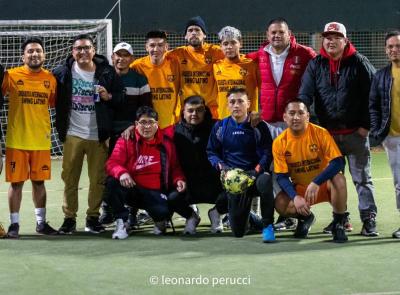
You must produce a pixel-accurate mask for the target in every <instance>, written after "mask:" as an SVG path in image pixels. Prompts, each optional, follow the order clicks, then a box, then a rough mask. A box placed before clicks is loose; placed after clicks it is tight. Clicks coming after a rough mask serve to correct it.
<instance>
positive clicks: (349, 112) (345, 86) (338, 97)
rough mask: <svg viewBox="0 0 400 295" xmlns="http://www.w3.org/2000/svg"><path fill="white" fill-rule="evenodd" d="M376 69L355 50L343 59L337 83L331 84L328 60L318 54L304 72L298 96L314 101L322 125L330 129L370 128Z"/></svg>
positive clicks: (306, 101)
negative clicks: (370, 94)
mask: <svg viewBox="0 0 400 295" xmlns="http://www.w3.org/2000/svg"><path fill="white" fill-rule="evenodd" d="M374 73H375V68H374V67H373V66H372V64H371V63H370V62H369V61H368V59H367V58H366V57H365V56H363V55H361V54H360V53H358V52H356V53H355V54H354V55H352V56H349V57H348V58H346V59H343V60H342V61H341V64H340V68H339V72H338V82H337V85H332V84H331V78H330V70H329V60H328V58H325V57H323V56H321V55H318V56H317V57H315V58H314V59H313V60H311V61H310V62H309V64H308V66H307V68H306V71H305V72H304V74H303V77H302V80H301V86H300V90H299V98H300V99H302V100H303V101H304V102H305V103H306V104H308V105H311V104H312V103H313V102H314V103H315V112H316V114H317V117H318V121H319V124H320V125H321V126H323V127H325V128H326V129H328V130H332V129H333V130H335V129H351V128H359V127H363V128H365V129H369V128H370V122H369V101H368V100H369V89H370V85H371V81H372V78H373V75H374Z"/></svg>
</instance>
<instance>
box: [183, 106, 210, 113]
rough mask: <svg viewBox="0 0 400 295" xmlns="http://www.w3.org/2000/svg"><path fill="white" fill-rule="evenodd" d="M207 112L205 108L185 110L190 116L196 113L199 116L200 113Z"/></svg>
mask: <svg viewBox="0 0 400 295" xmlns="http://www.w3.org/2000/svg"><path fill="white" fill-rule="evenodd" d="M205 111H206V108H205V107H198V108H188V109H186V110H185V112H188V113H189V114H193V113H194V112H196V113H197V114H199V113H204V112H205Z"/></svg>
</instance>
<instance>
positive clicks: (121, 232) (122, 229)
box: [112, 218, 128, 240]
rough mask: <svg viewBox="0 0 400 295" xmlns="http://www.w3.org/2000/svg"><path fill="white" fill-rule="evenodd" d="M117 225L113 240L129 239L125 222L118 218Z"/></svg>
mask: <svg viewBox="0 0 400 295" xmlns="http://www.w3.org/2000/svg"><path fill="white" fill-rule="evenodd" d="M115 223H116V225H115V231H114V233H113V234H112V238H113V239H114V240H124V239H126V238H127V237H128V233H127V230H126V226H125V223H124V221H123V220H122V219H121V218H118V219H117V220H116V221H115Z"/></svg>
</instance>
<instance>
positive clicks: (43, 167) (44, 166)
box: [41, 165, 50, 171]
mask: <svg viewBox="0 0 400 295" xmlns="http://www.w3.org/2000/svg"><path fill="white" fill-rule="evenodd" d="M41 169H42V171H49V170H50V167H49V166H47V165H43V166H42V168H41Z"/></svg>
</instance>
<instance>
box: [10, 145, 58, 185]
mask: <svg viewBox="0 0 400 295" xmlns="http://www.w3.org/2000/svg"><path fill="white" fill-rule="evenodd" d="M50 175H51V160H50V150H48V151H28V150H19V149H13V148H6V181H7V182H21V181H25V180H28V179H31V180H34V181H41V180H47V179H50Z"/></svg>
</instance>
